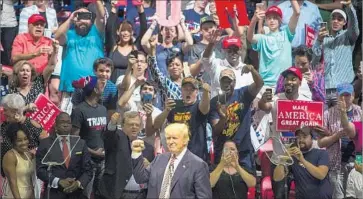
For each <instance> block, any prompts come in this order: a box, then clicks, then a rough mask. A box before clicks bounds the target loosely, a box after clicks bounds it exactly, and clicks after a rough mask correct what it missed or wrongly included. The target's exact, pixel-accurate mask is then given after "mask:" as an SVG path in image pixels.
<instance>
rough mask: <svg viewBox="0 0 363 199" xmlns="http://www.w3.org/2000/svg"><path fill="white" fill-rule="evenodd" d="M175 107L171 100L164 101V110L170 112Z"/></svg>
mask: <svg viewBox="0 0 363 199" xmlns="http://www.w3.org/2000/svg"><path fill="white" fill-rule="evenodd" d="M175 105H176V103H175V101H174V100H173V99H167V100H166V101H165V110H167V111H171V110H173V109H174V108H175Z"/></svg>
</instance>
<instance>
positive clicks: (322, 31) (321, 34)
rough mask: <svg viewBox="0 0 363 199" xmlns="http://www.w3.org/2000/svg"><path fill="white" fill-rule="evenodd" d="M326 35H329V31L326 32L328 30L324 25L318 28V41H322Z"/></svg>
mask: <svg viewBox="0 0 363 199" xmlns="http://www.w3.org/2000/svg"><path fill="white" fill-rule="evenodd" d="M328 35H329V32H328V30H327V29H326V27H322V28H320V29H319V34H318V40H319V41H320V42H322V41H324V38H325V37H326V36H328Z"/></svg>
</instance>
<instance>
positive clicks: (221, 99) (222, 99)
mask: <svg viewBox="0 0 363 199" xmlns="http://www.w3.org/2000/svg"><path fill="white" fill-rule="evenodd" d="M218 102H219V103H220V104H226V103H227V96H226V92H224V91H222V90H219V91H218Z"/></svg>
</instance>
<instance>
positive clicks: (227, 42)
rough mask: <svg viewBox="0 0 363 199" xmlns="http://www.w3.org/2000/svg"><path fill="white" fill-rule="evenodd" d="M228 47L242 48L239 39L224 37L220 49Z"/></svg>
mask: <svg viewBox="0 0 363 199" xmlns="http://www.w3.org/2000/svg"><path fill="white" fill-rule="evenodd" d="M230 46H237V47H238V48H241V46H242V42H241V39H240V38H239V37H236V36H229V37H225V38H224V39H223V42H222V47H223V48H224V49H227V48H229V47H230Z"/></svg>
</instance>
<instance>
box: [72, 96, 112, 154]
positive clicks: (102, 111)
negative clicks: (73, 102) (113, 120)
mask: <svg viewBox="0 0 363 199" xmlns="http://www.w3.org/2000/svg"><path fill="white" fill-rule="evenodd" d="M72 125H73V127H76V128H79V129H80V132H79V135H80V137H81V139H84V140H85V141H86V144H87V146H88V148H90V149H93V150H97V149H99V148H104V147H103V140H102V137H101V135H102V131H103V130H104V128H105V127H106V125H107V110H106V108H105V107H104V106H102V105H100V104H98V105H97V106H96V107H93V106H90V105H89V104H88V103H87V102H82V103H80V104H79V105H78V106H77V107H76V108H75V109H74V110H73V111H72Z"/></svg>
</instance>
